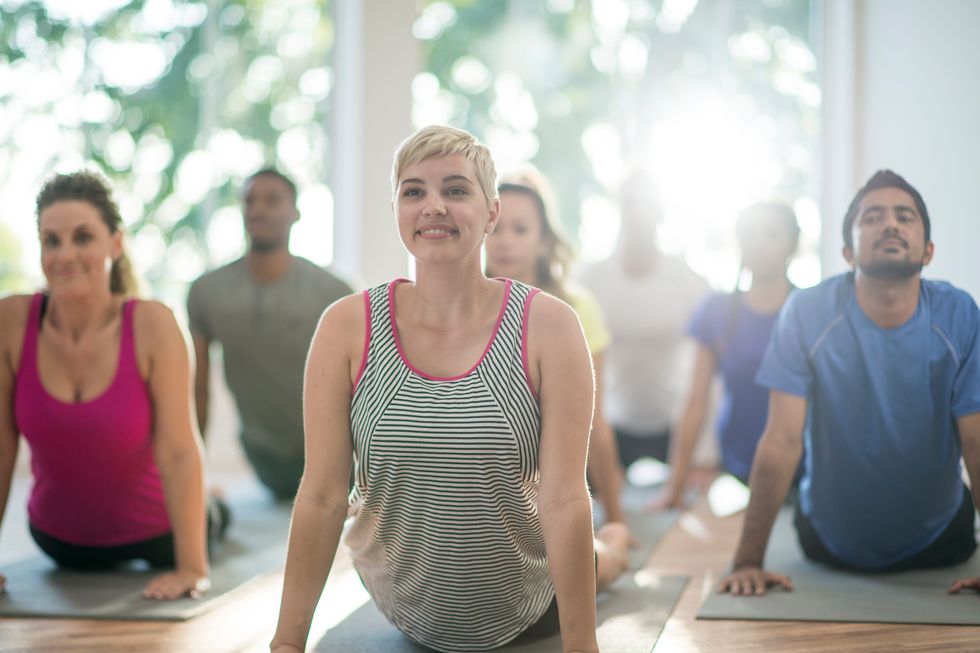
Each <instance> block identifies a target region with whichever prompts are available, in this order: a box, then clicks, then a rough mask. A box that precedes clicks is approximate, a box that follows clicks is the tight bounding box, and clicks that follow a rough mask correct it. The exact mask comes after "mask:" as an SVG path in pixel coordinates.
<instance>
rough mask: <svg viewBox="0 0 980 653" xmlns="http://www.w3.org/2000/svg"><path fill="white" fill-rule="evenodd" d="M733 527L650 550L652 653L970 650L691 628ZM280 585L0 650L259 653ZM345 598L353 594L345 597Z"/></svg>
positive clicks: (15, 636) (695, 528)
mask: <svg viewBox="0 0 980 653" xmlns="http://www.w3.org/2000/svg"><path fill="white" fill-rule="evenodd" d="M740 526H741V516H735V517H729V518H725V519H717V518H714V517H713V516H712V515H711V514H710V512H709V510H708V509H707V505H706V504H705V503H704V502H700V503H698V504H697V505H695V507H694V508H693V509H692V510H691V511H689V512H688V513H686V514H685V515H683V516H682V517H681V519H680V520H679V522H678V524H677V525H676V526H675V527H674V529H673V530H672V531H671V532H670V533H669V534H668V535H667V536H666V537H665V539H664V540H663V542H661V543H660V545H659V546H658V547H657V549H656V550H655V551H654V553H653V556H652V557H651V559H650V563H649V568H650V569H651V570H653V571H656V572H658V573H663V574H683V575H687V576H690V577H691V582H690V583H689V584H688V586H687V588H686V589H685V591H684V593H683V595H682V596H681V599H680V601H679V603H678V605H677V607H676V610H675V611H674V614H673V616H672V617H671V618H670V620H669V621H668V622H667V625H666V627H665V628H664V631H663V634H662V635H661V637H660V640H659V642H658V643H657V646H656V648H655V649H654V651H655V653H674V652H678V651H709V652H712V653H714V652H718V651H722V652H725V653H738V652H747V651H760V652H761V651H765V652H767V653H768V652H772V651H862V652H863V651H980V628H974V627H962V626H896V625H877V624H821V623H797V622H747V621H697V620H696V619H695V614H696V613H697V610H698V608H699V607H700V605H701V602H702V601H703V599H704V597H705V596H706V595H707V593H708V592H711V591H713V590H714V586H715V584H716V582H717V579H718V576H719V574H720V573H722V572H723V571H724V570H725V569H726V568H727V566H728V565H729V564H730V558H731V552H732V550H733V548H734V545H735V540H736V538H737V537H738V531H739V528H740ZM352 579H354V577H353V572H352V571H351V569H350V561H349V560H348V559H347V558H346V557H341V558H339V559H338V561H337V564H336V566H335V568H334V571H333V572H332V573H331V579H330V581H329V582H328V585H327V589H326V591H325V593H324V599H323V601H321V604H320V607H319V609H318V611H317V617H316V620H315V623H314V629H313V631H314V632H313V633H312V634H311V638H310V643H311V645H312V644H313V643H314V642H316V641H317V640H319V639H320V637H321V636H322V634H323V633H324V632H325V631H326V629H327V627H329V626H330V625H331V624H332V623H335V622H336V621H337V620H338V619H340V618H342V617H343V616H344V615H345V614H347V613H349V612H350V611H351V610H353V609H355V608H356V607H357V605H359V601H362V600H363V598H364V595H363V590H360V589H359V588H357V587H356V586H357V585H358V584H357V583H356V582H352ZM281 583H282V576H281V574H275V575H273V576H270V577H268V578H267V579H266V580H265V581H264V582H262V583H261V584H259V585H258V586H256V587H255V589H254V590H252V591H250V592H248V593H247V594H245V595H243V596H241V597H240V598H239V599H238V600H236V601H234V602H233V603H231V604H229V605H225V606H223V607H220V608H217V609H215V610H213V611H211V612H209V613H207V614H205V615H203V616H201V617H198V618H197V619H194V620H191V621H189V622H186V623H177V624H172V623H171V624H162V623H152V622H112V621H82V620H61V619H44V620H40V619H38V620H28V619H7V620H2V621H0V651H32V652H33V651H44V652H48V651H71V652H74V651H78V652H82V651H85V652H88V651H103V652H106V653H113V652H122V651H127V652H130V651H138V652H139V653H156V652H161V653H163V652H166V653H172V652H182V651H188V652H196V651H201V652H205V651H206V652H208V653H226V652H227V653H232V652H239V651H246V652H251V651H267V650H268V642H269V639H270V638H271V636H272V632H273V629H274V624H275V619H276V615H277V612H278V605H279V591H280V588H281ZM352 592H354V593H355V594H357V592H360V594H358V595H357V596H356V597H354V598H351V597H352V596H353V595H352ZM978 609H980V605H978ZM338 653H340V652H338ZM379 653H383V652H379Z"/></svg>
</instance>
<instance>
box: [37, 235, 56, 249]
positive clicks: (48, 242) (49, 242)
mask: <svg viewBox="0 0 980 653" xmlns="http://www.w3.org/2000/svg"><path fill="white" fill-rule="evenodd" d="M41 244H42V245H44V246H45V247H57V246H58V244H59V240H58V237H57V236H52V235H48V236H45V237H44V239H43V240H41Z"/></svg>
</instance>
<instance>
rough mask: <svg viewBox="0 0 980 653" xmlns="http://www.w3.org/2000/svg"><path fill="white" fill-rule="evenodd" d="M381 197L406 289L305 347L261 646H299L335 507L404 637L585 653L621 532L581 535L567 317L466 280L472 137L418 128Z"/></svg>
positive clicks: (492, 188)
mask: <svg viewBox="0 0 980 653" xmlns="http://www.w3.org/2000/svg"><path fill="white" fill-rule="evenodd" d="M392 187H393V191H394V197H393V200H392V209H393V212H394V213H395V216H396V218H397V223H398V231H399V235H400V237H401V239H402V242H403V243H404V245H405V247H406V249H407V250H408V251H409V252H410V253H411V255H412V256H413V257H414V258H415V269H416V274H417V279H416V281H415V282H414V283H412V282H410V281H407V280H404V279H396V280H395V281H392V282H391V283H388V284H384V285H382V286H378V287H375V288H372V289H369V290H367V291H365V292H364V293H362V294H359V295H352V296H349V297H347V298H345V299H342V300H340V301H339V302H337V303H335V304H334V305H333V306H331V307H330V308H329V309H327V311H326V312H325V313H324V315H323V318H322V319H321V321H320V325H319V327H318V329H317V332H316V335H315V336H314V338H313V343H312V345H311V350H310V356H309V359H308V361H307V369H306V383H305V387H304V421H305V429H306V447H307V451H306V469H305V473H304V475H303V481H302V483H301V485H300V489H299V493H298V495H297V497H296V503H295V507H294V509H293V522H292V528H291V532H290V542H289V553H288V557H287V564H286V574H285V582H284V587H283V597H282V606H281V610H280V615H279V625H278V628H277V631H276V635H275V638H274V639H273V642H272V650H273V651H276V652H280V651H281V652H286V651H302V650H304V647H305V644H306V638H307V635H308V631H309V627H310V621H311V618H312V615H313V610H314V608H315V607H316V603H317V600H318V598H319V596H320V593H321V592H322V589H323V586H324V583H325V581H326V577H327V573H328V571H329V569H330V565H331V563H332V561H333V558H334V554H335V553H336V549H337V546H338V543H339V539H340V535H341V530H342V527H343V523H344V519H345V518H346V517H347V516H348V512H350V514H351V515H352V516H353V517H354V522H353V524H352V526H351V528H350V530H349V532H348V535H347V537H346V539H345V542H346V544H347V545H348V546H349V547H350V550H351V556H352V559H353V561H354V566H355V568H356V569H357V571H358V573H359V574H360V576H361V579H362V581H363V582H364V585H365V587H366V588H367V589H368V592H369V593H370V594H371V597H372V598H373V599H374V601H375V603H376V604H377V606H378V608H379V609H380V610H381V612H382V613H384V615H385V616H386V617H387V619H388V620H389V621H390V622H392V623H393V624H394V625H395V626H397V627H398V628H399V629H400V630H401V631H402V633H404V634H405V635H406V636H407V637H408V638H410V639H412V640H413V641H415V642H417V643H419V644H422V645H425V646H428V647H430V648H433V649H435V650H437V651H486V650H489V649H492V648H495V647H498V646H502V645H504V644H507V643H508V642H511V641H514V640H515V639H517V638H519V637H521V636H522V634H525V633H527V632H528V631H538V630H540V629H541V628H542V627H546V626H547V625H548V624H547V622H548V621H554V622H555V623H554V627H555V628H556V629H558V628H560V631H561V637H562V644H563V649H564V650H565V651H576V652H582V653H585V652H589V653H592V652H597V651H598V648H597V644H596V634H595V627H596V624H595V590H596V588H597V587H599V588H601V587H604V586H605V585H607V584H608V583H610V582H611V581H612V580H614V579H615V578H616V577H617V576H618V575H619V574H620V573H622V571H623V570H624V569H625V566H626V548H627V546H628V538H629V536H628V532H627V531H626V528H625V527H624V526H623V525H622V524H618V523H614V524H609V525H607V526H606V527H604V529H603V530H601V531H600V532H599V534H598V537H597V538H596V539H595V541H594V540H593V535H592V518H591V506H590V501H589V495H588V490H587V488H586V484H585V463H586V453H587V450H588V437H589V427H590V423H591V417H592V404H593V385H592V368H591V363H590V358H589V352H588V349H587V347H586V344H585V340H584V337H583V335H582V331H581V327H580V326H579V323H578V319H577V318H576V316H575V314H574V313H573V312H572V310H571V309H570V308H569V307H568V306H567V305H566V304H564V303H562V302H560V301H558V300H557V299H555V298H553V297H551V296H549V295H546V294H538V290H537V289H535V288H531V287H530V286H526V285H524V284H520V283H517V282H514V281H510V280H493V279H488V278H487V277H486V276H485V275H484V274H483V271H482V268H481V261H480V254H481V248H482V245H483V242H484V239H485V238H486V235H487V234H489V233H491V232H492V231H493V229H494V226H495V225H496V221H497V217H498V214H499V200H498V198H497V192H496V172H495V169H494V165H493V161H492V159H491V158H490V154H489V151H488V150H487V149H486V147H484V146H483V145H481V144H479V143H478V142H477V141H476V140H475V139H474V138H473V137H472V136H471V135H470V134H468V133H467V132H464V131H461V130H457V129H452V128H449V127H428V128H425V129H422V130H420V131H418V132H416V133H415V134H414V135H412V136H411V137H409V138H408V139H407V140H406V141H405V142H403V143H402V145H401V146H400V147H399V149H398V151H397V152H396V154H395V163H394V169H393V172H392ZM352 465H353V469H354V479H355V483H354V489H353V491H352V492H351V493H350V496H348V479H349V477H350V471H351V466H352Z"/></svg>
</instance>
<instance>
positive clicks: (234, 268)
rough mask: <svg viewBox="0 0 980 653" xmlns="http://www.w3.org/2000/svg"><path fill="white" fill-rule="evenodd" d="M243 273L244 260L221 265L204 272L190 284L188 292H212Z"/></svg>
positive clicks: (240, 259)
mask: <svg viewBox="0 0 980 653" xmlns="http://www.w3.org/2000/svg"><path fill="white" fill-rule="evenodd" d="M243 273H245V259H244V258H239V259H236V260H234V261H232V262H231V263H228V264H226V265H222V266H221V267H219V268H215V269H214V270H211V271H209V272H205V273H204V274H202V275H201V276H199V277H198V278H197V279H195V280H194V282H193V283H192V284H191V288H190V292H196V293H200V292H209V291H210V292H213V291H214V289H216V288H219V287H220V286H221V285H222V284H223V283H226V282H227V281H229V280H231V279H238V278H240V277H241V276H242V274H243Z"/></svg>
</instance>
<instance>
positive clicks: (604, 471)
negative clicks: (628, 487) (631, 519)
mask: <svg viewBox="0 0 980 653" xmlns="http://www.w3.org/2000/svg"><path fill="white" fill-rule="evenodd" d="M588 469H589V480H590V481H591V482H592V486H593V487H594V488H595V489H596V492H598V494H599V499H600V500H601V501H602V507H603V512H604V513H605V517H606V521H607V522H612V521H618V522H625V521H626V514H625V513H624V512H623V504H622V487H623V478H622V469H621V468H620V466H619V456H618V454H617V451H616V440H615V439H614V436H613V432H612V428H611V427H610V426H609V422H607V421H606V420H605V419H603V418H602V417H601V415H600V413H599V412H598V411H597V412H596V414H595V417H594V418H593V420H592V439H591V441H590V442H589V459H588Z"/></svg>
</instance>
